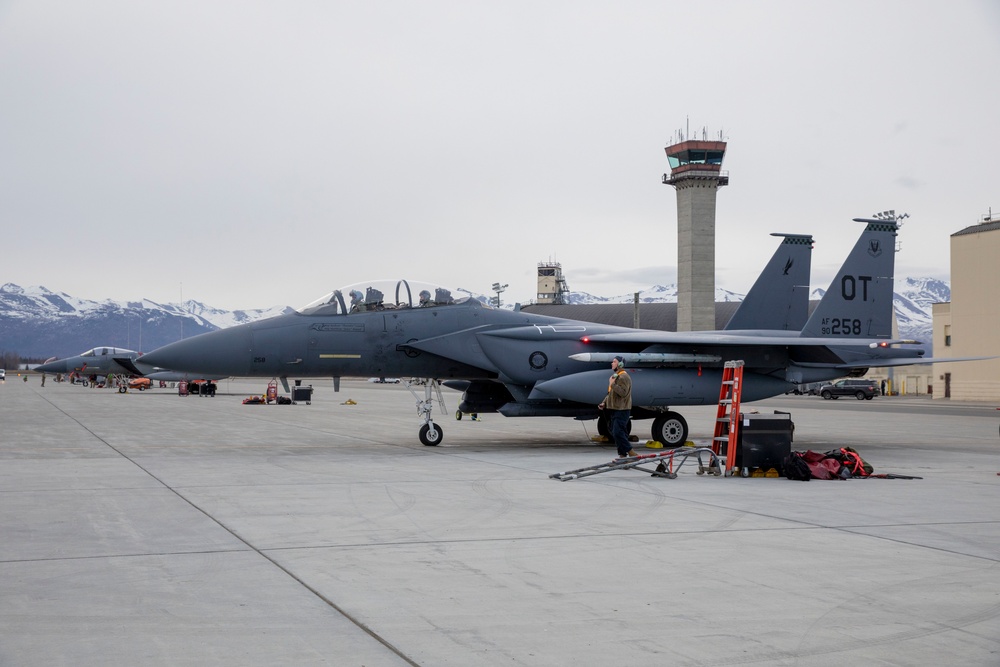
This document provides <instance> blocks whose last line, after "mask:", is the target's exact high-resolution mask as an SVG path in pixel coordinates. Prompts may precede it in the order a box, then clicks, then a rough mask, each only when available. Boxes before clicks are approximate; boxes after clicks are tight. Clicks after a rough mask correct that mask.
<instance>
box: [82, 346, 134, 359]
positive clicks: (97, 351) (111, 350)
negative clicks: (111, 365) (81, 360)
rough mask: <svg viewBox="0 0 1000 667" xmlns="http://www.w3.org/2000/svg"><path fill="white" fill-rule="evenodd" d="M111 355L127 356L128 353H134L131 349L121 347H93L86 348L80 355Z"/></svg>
mask: <svg viewBox="0 0 1000 667" xmlns="http://www.w3.org/2000/svg"><path fill="white" fill-rule="evenodd" d="M109 354H110V355H112V356H115V357H121V356H128V355H130V354H135V352H134V351H132V350H126V349H125V348H123V347H95V348H94V349H92V350H87V351H86V352H84V353H83V354H81V355H80V356H81V357H105V356H107V355H109Z"/></svg>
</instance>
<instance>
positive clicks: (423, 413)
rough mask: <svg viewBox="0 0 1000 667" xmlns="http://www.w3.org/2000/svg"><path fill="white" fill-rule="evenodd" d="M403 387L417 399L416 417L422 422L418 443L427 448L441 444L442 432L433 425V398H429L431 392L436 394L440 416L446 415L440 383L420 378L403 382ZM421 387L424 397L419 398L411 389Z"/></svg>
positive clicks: (438, 426) (436, 425) (437, 425)
mask: <svg viewBox="0 0 1000 667" xmlns="http://www.w3.org/2000/svg"><path fill="white" fill-rule="evenodd" d="M403 385H405V386H406V388H407V389H408V390H409V391H410V393H411V394H413V397H414V398H415V399H417V415H419V416H420V418H421V419H422V420H423V422H424V423H423V426H421V427H420V430H419V431H418V432H417V434H418V435H419V437H420V442H422V443H423V444H424V445H426V446H427V447H437V446H438V445H440V444H441V441H442V440H443V439H444V431H443V430H442V429H441V426H440V425H439V424H435V423H434V418H433V417H432V416H431V415H432V413H433V412H434V398H433V397H432V396H431V392H432V391H433V392H435V393H436V394H437V401H438V403H440V404H441V414H447V411H446V410H445V407H444V396H442V395H441V383H440V382H438V381H437V380H434V379H429V378H420V379H413V380H403ZM421 385H422V386H423V388H424V397H423V398H421V397H420V395H419V394H418V393H417V392H416V391H415V390H414V389H413V388H414V387H419V386H421Z"/></svg>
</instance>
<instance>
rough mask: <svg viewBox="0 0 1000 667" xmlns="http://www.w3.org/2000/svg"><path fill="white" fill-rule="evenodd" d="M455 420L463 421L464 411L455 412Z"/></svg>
mask: <svg viewBox="0 0 1000 667" xmlns="http://www.w3.org/2000/svg"><path fill="white" fill-rule="evenodd" d="M455 420H456V421H462V411H461V410H455Z"/></svg>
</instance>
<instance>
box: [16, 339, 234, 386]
mask: <svg viewBox="0 0 1000 667" xmlns="http://www.w3.org/2000/svg"><path fill="white" fill-rule="evenodd" d="M144 361H145V360H144V359H142V353H141V352H136V351H135V350H126V349H125V348H123V347H112V346H110V345H109V346H101V347H95V348H93V349H91V350H87V351H86V352H84V353H82V354H78V355H76V356H74V357H65V358H63V359H53V360H49V361H46V362H45V363H44V364H41V365H39V366H37V367H36V368H35V371H36V372H38V373H66V374H69V373H74V372H76V373H79V374H80V375H103V376H118V377H123V378H124V377H147V378H149V379H150V380H162V381H164V382H178V381H180V380H190V379H199V380H219V379H221V378H224V377H227V376H225V375H200V374H196V373H189V372H176V371H172V370H168V369H165V368H157V367H155V366H152V365H150V364H147V363H144Z"/></svg>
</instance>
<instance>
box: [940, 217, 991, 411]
mask: <svg viewBox="0 0 1000 667" xmlns="http://www.w3.org/2000/svg"><path fill="white" fill-rule="evenodd" d="M997 285H1000V220H993V219H991V218H987V219H986V220H985V221H983V222H981V223H980V224H977V225H972V226H971V227H966V228H965V229H963V230H961V231H958V232H955V233H954V234H952V235H951V302H950V303H939V304H934V310H933V317H934V356H935V357H936V358H941V357H978V356H991V355H1000V298H998V297H997ZM934 397H935V398H954V399H956V400H963V401H993V402H997V401H1000V359H988V360H984V361H967V362H962V363H951V364H948V363H941V364H934Z"/></svg>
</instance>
